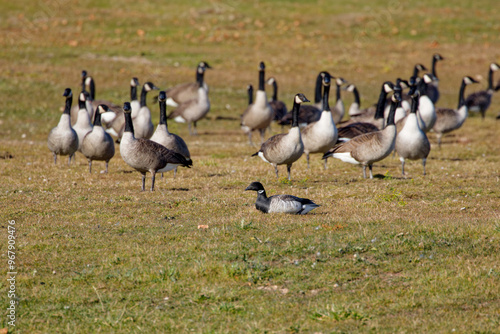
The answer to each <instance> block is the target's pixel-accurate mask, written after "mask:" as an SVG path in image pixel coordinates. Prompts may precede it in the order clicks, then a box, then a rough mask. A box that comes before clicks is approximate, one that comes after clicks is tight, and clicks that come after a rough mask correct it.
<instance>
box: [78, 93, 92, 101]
mask: <svg viewBox="0 0 500 334" xmlns="http://www.w3.org/2000/svg"><path fill="white" fill-rule="evenodd" d="M89 97H90V95H89V93H88V92H86V91H82V92H81V93H80V95H78V101H81V102H85V101H87V99H88V98H89Z"/></svg>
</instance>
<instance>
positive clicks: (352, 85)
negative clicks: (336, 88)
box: [343, 84, 356, 93]
mask: <svg viewBox="0 0 500 334" xmlns="http://www.w3.org/2000/svg"><path fill="white" fill-rule="evenodd" d="M343 89H344V90H346V91H348V92H351V93H352V92H354V90H355V89H356V85H354V84H349V85H347V86H345V88H343Z"/></svg>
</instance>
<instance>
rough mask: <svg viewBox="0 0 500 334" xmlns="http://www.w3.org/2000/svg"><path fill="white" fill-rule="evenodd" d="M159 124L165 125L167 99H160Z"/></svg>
mask: <svg viewBox="0 0 500 334" xmlns="http://www.w3.org/2000/svg"><path fill="white" fill-rule="evenodd" d="M160 124H165V125H167V101H166V100H164V101H160Z"/></svg>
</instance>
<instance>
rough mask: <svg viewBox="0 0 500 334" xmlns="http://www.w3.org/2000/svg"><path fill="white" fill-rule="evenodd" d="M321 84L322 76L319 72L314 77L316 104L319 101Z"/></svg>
mask: <svg viewBox="0 0 500 334" xmlns="http://www.w3.org/2000/svg"><path fill="white" fill-rule="evenodd" d="M322 85H323V77H322V76H321V74H319V75H318V77H317V78H316V87H315V88H314V103H315V104H318V103H320V102H321V86H322Z"/></svg>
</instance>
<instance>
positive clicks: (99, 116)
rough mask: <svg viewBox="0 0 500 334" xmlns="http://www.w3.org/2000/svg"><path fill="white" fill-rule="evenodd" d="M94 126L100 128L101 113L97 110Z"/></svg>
mask: <svg viewBox="0 0 500 334" xmlns="http://www.w3.org/2000/svg"><path fill="white" fill-rule="evenodd" d="M94 126H102V123H101V113H100V112H99V110H96V113H95V118H94Z"/></svg>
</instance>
